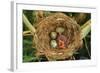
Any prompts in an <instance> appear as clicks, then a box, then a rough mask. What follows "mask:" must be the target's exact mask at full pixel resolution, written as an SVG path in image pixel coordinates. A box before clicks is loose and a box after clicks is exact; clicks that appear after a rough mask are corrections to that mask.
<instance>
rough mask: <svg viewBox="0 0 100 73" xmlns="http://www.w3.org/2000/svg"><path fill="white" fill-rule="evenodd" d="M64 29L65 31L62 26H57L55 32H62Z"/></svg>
mask: <svg viewBox="0 0 100 73" xmlns="http://www.w3.org/2000/svg"><path fill="white" fill-rule="evenodd" d="M64 31H65V29H64V28H63V27H57V28H56V32H57V33H60V34H61V33H63V32H64Z"/></svg>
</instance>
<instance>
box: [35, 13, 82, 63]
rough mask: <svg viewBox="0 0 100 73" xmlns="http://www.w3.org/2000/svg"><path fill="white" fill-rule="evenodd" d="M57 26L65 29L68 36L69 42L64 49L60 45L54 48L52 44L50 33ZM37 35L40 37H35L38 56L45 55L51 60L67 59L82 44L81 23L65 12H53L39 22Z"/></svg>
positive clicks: (65, 34)
mask: <svg viewBox="0 0 100 73" xmlns="http://www.w3.org/2000/svg"><path fill="white" fill-rule="evenodd" d="M57 27H63V28H64V29H65V31H64V33H63V35H64V36H66V39H67V44H66V48H64V49H60V48H58V47H57V48H56V49H54V48H51V46H50V40H51V38H50V33H51V32H52V31H55V29H56V28H57ZM36 35H37V38H38V39H35V38H34V41H35V44H36V46H35V47H36V49H37V53H36V56H41V55H44V56H46V58H47V59H48V60H49V61H50V60H59V59H60V60H61V59H67V58H69V57H71V56H73V54H74V52H75V51H77V50H78V49H79V48H80V47H81V46H82V38H81V29H80V25H78V24H77V23H76V21H75V20H73V19H72V18H70V17H69V16H67V15H65V14H63V13H53V14H52V15H50V16H48V17H46V18H44V19H43V20H41V21H40V22H39V23H38V24H37V28H36Z"/></svg>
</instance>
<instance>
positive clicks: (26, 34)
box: [23, 31, 32, 36]
mask: <svg viewBox="0 0 100 73" xmlns="http://www.w3.org/2000/svg"><path fill="white" fill-rule="evenodd" d="M23 36H32V34H31V31H24V32H23Z"/></svg>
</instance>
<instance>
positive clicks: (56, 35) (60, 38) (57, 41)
mask: <svg viewBox="0 0 100 73" xmlns="http://www.w3.org/2000/svg"><path fill="white" fill-rule="evenodd" d="M64 31H65V29H64V28H63V27H57V28H56V31H53V32H51V33H50V38H51V41H50V46H51V48H57V47H59V48H64V47H65V45H64V44H65V43H64V42H65V40H66V38H65V36H64V35H62V33H63V32H64Z"/></svg>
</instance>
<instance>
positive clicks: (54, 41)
mask: <svg viewBox="0 0 100 73" xmlns="http://www.w3.org/2000/svg"><path fill="white" fill-rule="evenodd" d="M50 46H51V48H56V47H57V41H56V40H51V41H50Z"/></svg>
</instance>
